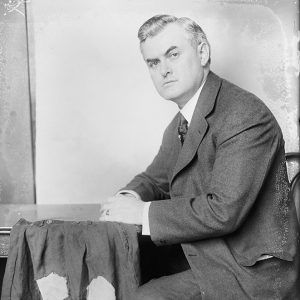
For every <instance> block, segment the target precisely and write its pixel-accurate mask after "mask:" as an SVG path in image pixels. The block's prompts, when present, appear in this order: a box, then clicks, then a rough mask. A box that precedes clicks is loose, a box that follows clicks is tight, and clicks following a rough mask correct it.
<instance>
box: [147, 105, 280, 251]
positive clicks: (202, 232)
mask: <svg viewBox="0 0 300 300" xmlns="http://www.w3.org/2000/svg"><path fill="white" fill-rule="evenodd" d="M232 120H234V121H232ZM282 145H283V139H282V134H281V131H280V128H279V126H278V124H277V122H276V120H275V119H274V117H273V115H272V114H271V113H270V112H269V111H268V110H266V109H265V110H264V111H263V112H262V111H260V110H259V108H257V109H254V113H251V114H246V116H245V114H244V115H243V112H240V113H239V114H236V115H231V117H230V116H229V118H228V120H225V121H224V124H223V128H222V129H220V132H219V133H218V139H217V145H216V147H217V149H216V158H215V162H214V165H213V170H212V173H211V180H210V184H209V188H208V189H207V191H206V193H203V194H199V195H197V196H194V197H180V198H177V197H175V198H172V199H170V200H164V201H156V202H153V203H151V205H150V210H149V222H150V233H151V238H152V240H153V241H154V242H155V243H156V244H158V245H160V244H175V243H184V242H192V241H198V240H201V239H206V238H213V237H220V236H224V235H227V234H230V233H232V232H234V231H235V230H236V229H237V228H239V226H241V224H242V223H243V221H244V220H245V218H246V217H247V214H248V213H249V211H250V209H251V208H252V207H253V204H254V203H255V200H256V199H257V196H258V194H259V192H260V190H261V187H262V185H263V183H264V180H265V178H266V177H267V176H268V172H269V170H270V166H271V164H272V161H273V159H274V157H275V155H276V153H277V152H278V148H279V147H282ZM196 163H197V162H196ZM177 180H180V179H179V178H178V179H177Z"/></svg>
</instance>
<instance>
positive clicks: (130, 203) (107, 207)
mask: <svg viewBox="0 0 300 300" xmlns="http://www.w3.org/2000/svg"><path fill="white" fill-rule="evenodd" d="M144 205H145V202H143V201H142V200H140V199H137V198H136V197H134V196H132V195H128V194H126V195H116V196H113V197H110V198H108V199H107V200H106V201H104V202H102V203H101V206H100V218H99V220H100V221H110V222H122V223H127V224H136V225H142V223H143V209H144Z"/></svg>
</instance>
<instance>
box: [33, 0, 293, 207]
mask: <svg viewBox="0 0 300 300" xmlns="http://www.w3.org/2000/svg"><path fill="white" fill-rule="evenodd" d="M246 2H247V1H232V0H227V1H217V0H215V1H193V0H186V1H175V0H167V1H160V0H153V1H145V0H144V1H141V0H106V1H99V0H98V1H97V0H86V1H79V0H73V1H58V0H52V1H45V0H39V1H31V2H30V5H31V7H30V8H31V13H32V16H33V22H34V24H33V25H34V26H33V27H34V40H35V49H34V52H35V74H36V101H37V156H36V157H37V202H38V203H92V202H98V201H99V200H100V199H103V198H104V197H107V196H109V195H111V194H113V193H114V192H115V191H116V190H118V188H120V187H122V186H123V185H125V184H126V183H127V182H128V181H129V180H130V179H131V178H132V176H134V175H135V174H136V173H137V172H140V171H142V170H144V168H145V167H146V166H147V165H148V164H149V163H150V162H151V160H152V158H153V156H154V155H155V153H156V151H157V150H158V147H159V144H160V141H161V137H162V133H163V130H164V128H165V127H166V125H167V124H168V122H169V121H170V120H171V118H172V117H173V115H174V114H175V113H176V111H177V109H176V106H175V105H174V104H173V103H170V102H167V101H165V100H162V99H160V97H159V96H158V94H157V93H156V91H155V90H154V87H153V86H152V83H151V81H150V77H149V75H148V71H147V68H146V66H145V65H144V62H143V60H142V57H141V55H140V53H139V47H138V39H137V37H136V35H137V30H138V28H139V26H140V25H141V24H142V23H143V22H144V21H145V20H147V19H148V18H150V17H151V16H153V15H154V14H158V13H168V14H175V15H177V16H188V17H191V18H193V19H195V20H196V21H198V22H199V24H200V25H201V26H202V27H203V29H204V30H205V32H206V33H207V35H208V39H209V40H210V42H211V46H212V70H213V71H215V72H216V73H217V74H219V75H221V76H223V77H225V78H227V79H229V80H231V81H233V82H235V83H237V84H238V85H240V86H241V87H244V88H246V89H248V90H250V91H252V92H254V93H255V94H257V95H258V96H259V97H261V99H262V100H263V101H264V102H265V103H266V104H267V105H268V106H269V107H270V108H271V110H272V111H273V113H274V114H275V116H276V117H277V119H278V121H279V123H280V125H281V127H282V129H283V132H284V136H285V139H286V142H287V149H286V150H287V151H295V150H297V149H298V143H297V141H296V136H297V131H296V122H297V110H296V108H297V104H296V103H297V87H298V85H297V80H298V78H297V76H296V72H297V65H296V64H297V52H296V32H295V27H294V26H295V25H294V23H295V20H296V13H295V7H296V6H293V5H294V4H293V3H294V1H285V4H281V5H280V4H277V6H274V5H273V6H272V7H268V6H264V5H259V4H257V3H259V2H260V1H256V4H254V5H253V4H251V3H252V2H251V1H248V3H250V4H245V3H246ZM261 2H263V1H261ZM264 2H265V1H264ZM287 3H289V4H287Z"/></svg>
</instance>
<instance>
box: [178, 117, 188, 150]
mask: <svg viewBox="0 0 300 300" xmlns="http://www.w3.org/2000/svg"><path fill="white" fill-rule="evenodd" d="M187 131H188V121H187V120H186V119H185V117H184V116H183V115H181V117H180V122H179V125H178V137H179V139H180V141H181V144H183V142H184V139H185V136H186V134H187Z"/></svg>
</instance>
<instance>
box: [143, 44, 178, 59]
mask: <svg viewBox="0 0 300 300" xmlns="http://www.w3.org/2000/svg"><path fill="white" fill-rule="evenodd" d="M177 48H178V47H177V46H171V47H170V48H169V49H168V50H167V51H166V52H165V54H164V56H167V55H168V54H169V53H170V52H171V51H173V50H174V49H177ZM157 61H159V58H147V59H146V63H150V62H157Z"/></svg>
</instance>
